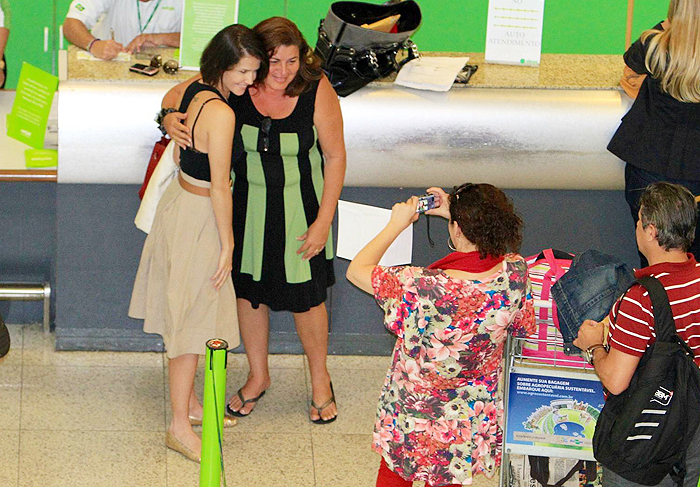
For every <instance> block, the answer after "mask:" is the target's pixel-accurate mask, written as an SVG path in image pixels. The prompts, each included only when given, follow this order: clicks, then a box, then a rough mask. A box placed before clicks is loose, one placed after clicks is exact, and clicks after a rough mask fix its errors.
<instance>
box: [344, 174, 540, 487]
mask: <svg viewBox="0 0 700 487" xmlns="http://www.w3.org/2000/svg"><path fill="white" fill-rule="evenodd" d="M428 191H429V192H430V193H432V194H434V195H436V200H439V201H438V202H439V207H438V208H435V209H433V210H429V211H428V212H427V213H428V214H434V215H440V216H442V217H444V218H447V219H448V220H449V225H448V231H449V234H450V239H449V240H450V242H448V245H449V246H450V248H452V249H453V250H455V251H454V252H453V253H451V254H449V255H448V256H446V257H445V258H443V259H441V260H439V261H437V262H435V263H433V264H431V265H430V266H428V267H427V268H423V267H415V266H398V267H384V266H380V265H377V264H378V262H379V260H380V259H381V257H382V255H383V254H384V252H386V250H387V249H388V248H389V246H390V245H391V244H392V242H393V241H394V240H395V239H396V238H397V237H398V236H399V234H400V233H401V232H402V231H403V230H404V229H406V228H407V227H408V226H409V225H410V224H411V223H412V222H415V221H416V220H417V219H418V213H416V208H417V204H418V198H416V197H413V198H411V199H409V200H408V201H406V202H405V203H397V204H395V205H394V207H393V208H392V211H391V219H390V221H389V223H388V224H387V226H386V227H385V228H384V230H382V231H381V232H380V233H379V235H377V236H376V237H375V238H374V239H373V240H372V241H371V242H370V243H369V244H367V246H366V247H365V248H364V249H362V250H361V251H360V252H359V253H358V254H357V256H356V257H355V258H354V259H353V260H352V262H351V263H350V266H349V267H348V271H347V278H348V279H349V280H350V281H351V282H352V283H353V284H355V285H356V286H357V287H359V288H360V289H362V290H363V291H366V292H368V293H371V294H373V295H374V297H375V299H376V300H377V303H379V305H380V306H381V307H382V308H383V309H384V313H385V318H384V324H385V326H386V327H387V328H388V329H389V331H391V332H392V333H394V334H396V336H397V340H396V345H395V346H394V353H393V358H392V365H391V366H390V368H389V371H388V373H387V378H386V380H385V382H384V386H383V388H382V392H381V397H380V400H379V405H378V407H377V418H376V422H375V427H374V441H373V444H372V448H373V450H374V451H376V452H377V453H379V454H380V455H381V456H382V461H381V465H380V468H379V474H378V477H377V484H376V485H377V487H410V486H411V485H412V482H413V481H424V482H426V485H427V486H438V485H455V486H456V485H464V484H472V483H473V485H477V486H478V485H493V486H496V485H498V475H497V473H498V467H499V465H500V462H501V446H502V441H503V434H502V416H503V410H502V409H501V408H502V402H501V400H502V395H503V393H502V391H501V390H500V389H499V381H500V378H501V375H502V373H503V370H502V359H503V347H504V344H505V340H506V337H507V334H508V333H512V334H515V335H517V336H525V335H527V334H530V333H532V332H533V331H534V326H535V320H534V311H533V303H532V298H531V297H530V282H529V280H528V276H527V265H526V263H525V261H524V260H523V258H522V257H520V256H519V255H516V254H512V253H508V252H509V251H511V252H512V251H517V250H518V248H519V246H520V242H521V228H522V221H521V219H520V217H519V216H518V215H517V214H516V213H515V210H514V208H513V205H512V203H511V202H510V201H509V200H508V198H507V197H506V195H505V194H503V192H502V191H500V190H499V189H497V188H495V187H494V186H491V185H490V184H470V183H467V184H463V185H462V186H460V187H458V188H455V190H454V191H453V192H452V193H451V194H450V195H449V196H448V195H446V194H445V192H444V191H443V190H441V189H439V188H430V189H429V190H428ZM452 243H453V244H452Z"/></svg>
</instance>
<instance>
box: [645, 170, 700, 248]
mask: <svg viewBox="0 0 700 487" xmlns="http://www.w3.org/2000/svg"><path fill="white" fill-rule="evenodd" d="M639 205H640V210H639V216H640V217H641V220H642V228H646V227H647V226H648V225H650V224H651V225H654V227H656V240H657V241H658V242H659V245H660V246H661V247H663V248H664V250H672V249H679V250H682V251H684V252H687V251H688V249H689V248H690V246H691V245H692V243H693V240H694V239H695V225H696V222H697V218H698V206H697V203H695V197H694V196H693V193H691V192H690V191H689V190H688V189H687V188H686V187H684V186H681V185H680V184H672V183H666V182H659V183H653V184H650V185H649V186H647V187H646V188H645V189H644V192H643V193H642V196H641V198H640V199H639Z"/></svg>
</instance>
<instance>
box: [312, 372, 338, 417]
mask: <svg viewBox="0 0 700 487" xmlns="http://www.w3.org/2000/svg"><path fill="white" fill-rule="evenodd" d="M331 404H336V402H335V392H333V383H332V382H331V398H330V399H329V400H327V401H326V402H324V403H323V404H321V405H320V406H317V405H316V403H315V402H314V400H313V399H312V400H311V407H312V408H314V409H315V410H316V413H317V414H318V419H312V420H311V422H312V423H315V424H328V423H332V422H333V421H335V420H336V419H338V414H337V413H336V415H335V416H333V417H332V418H329V419H323V418H322V417H321V411H322V410H324V409H326V408H327V407H328V406H330V405H331Z"/></svg>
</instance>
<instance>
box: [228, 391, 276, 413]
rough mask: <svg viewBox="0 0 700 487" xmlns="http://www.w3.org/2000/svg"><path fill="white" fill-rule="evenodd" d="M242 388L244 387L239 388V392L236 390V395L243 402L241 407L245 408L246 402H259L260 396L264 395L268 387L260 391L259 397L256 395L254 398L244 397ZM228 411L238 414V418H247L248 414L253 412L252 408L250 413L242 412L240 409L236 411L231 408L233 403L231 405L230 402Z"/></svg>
mask: <svg viewBox="0 0 700 487" xmlns="http://www.w3.org/2000/svg"><path fill="white" fill-rule="evenodd" d="M241 390H242V389H238V392H236V395H237V396H238V398H239V399H240V400H241V403H242V404H241V409H243V408H244V407H245V405H246V404H250V403H256V402H258V401H259V400H260V398H261V397H263V396H264V395H265V393H266V392H267V389H265V390H264V391H262V392H261V393H260V395H259V396H258V397H254V398H252V399H245V398H243V394H242V393H241ZM226 412H227V413H228V414H230V415H231V416H236V417H237V418H245V417H246V416H248V415H249V414H250V413H252V412H253V411H252V410H251V411H250V413H247V414H242V413H241V412H240V409H239V410H238V411H234V410H233V409H231V405H230V404H226Z"/></svg>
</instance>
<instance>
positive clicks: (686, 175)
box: [608, 0, 700, 267]
mask: <svg viewBox="0 0 700 487" xmlns="http://www.w3.org/2000/svg"><path fill="white" fill-rule="evenodd" d="M625 64H626V65H627V66H628V67H629V68H630V69H631V70H632V71H634V72H635V73H637V74H640V75H646V76H645V79H644V81H643V82H642V84H641V87H640V89H639V94H638V95H637V98H636V100H635V101H634V104H633V105H632V108H630V111H629V112H628V113H627V115H625V117H624V118H623V119H622V123H621V124H620V127H619V128H618V129H617V132H615V135H614V136H613V138H612V140H611V141H610V144H609V145H608V150H609V151H610V152H612V153H613V154H615V155H616V156H618V157H619V158H620V159H622V160H623V161H625V162H626V163H627V165H626V166H625V199H626V200H627V204H628V205H629V207H630V211H631V213H632V218H633V220H634V223H635V225H636V224H637V220H638V213H639V197H640V196H641V194H642V190H643V189H644V188H646V187H647V186H648V185H649V184H651V183H654V182H658V181H667V182H671V183H676V184H680V185H682V186H685V187H686V188H688V189H689V190H690V192H691V193H693V194H695V195H696V196H697V195H700V0H671V3H670V4H669V8H668V19H667V20H665V21H663V22H661V23H659V24H657V25H655V26H654V27H653V28H652V29H650V30H647V31H645V32H644V33H642V35H641V37H640V38H639V39H638V40H637V41H636V42H635V43H634V44H632V45H631V46H630V48H629V49H628V50H627V52H626V53H625ZM626 91H628V93H629V92H630V91H629V90H626ZM632 94H633V93H632ZM689 251H690V252H692V253H693V254H694V255H695V258H696V259H700V225H698V226H697V228H696V233H695V241H694V242H693V245H692V247H691V248H690V250H689ZM640 257H641V254H640ZM644 266H646V259H643V261H642V267H644Z"/></svg>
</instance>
